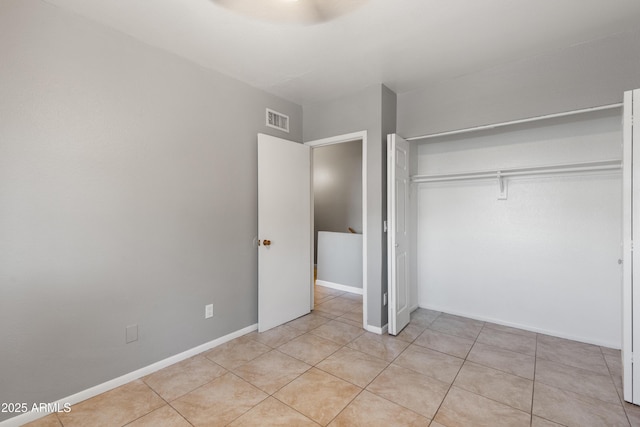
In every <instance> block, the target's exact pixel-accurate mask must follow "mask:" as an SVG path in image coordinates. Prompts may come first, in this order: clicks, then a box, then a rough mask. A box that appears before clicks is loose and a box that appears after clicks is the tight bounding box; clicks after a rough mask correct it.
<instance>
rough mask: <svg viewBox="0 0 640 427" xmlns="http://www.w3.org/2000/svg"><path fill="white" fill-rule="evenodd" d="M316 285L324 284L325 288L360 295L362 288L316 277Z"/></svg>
mask: <svg viewBox="0 0 640 427" xmlns="http://www.w3.org/2000/svg"><path fill="white" fill-rule="evenodd" d="M316 285H318V286H324V287H325V288H331V289H336V290H338V291H343V292H349V293H351V294H358V295H362V288H355V287H353V286H347V285H341V284H339V283H333V282H327V281H325V280H318V279H316Z"/></svg>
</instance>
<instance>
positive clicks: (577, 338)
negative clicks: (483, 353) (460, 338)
mask: <svg viewBox="0 0 640 427" xmlns="http://www.w3.org/2000/svg"><path fill="white" fill-rule="evenodd" d="M419 307H420V308H425V309H427V310H433V311H439V312H441V313H446V314H453V315H455V316H462V317H466V318H468V319H474V320H479V321H481V322H490V323H495V324H496V325H502V326H509V327H511V328H517V329H522V330H523V331H529V332H536V333H538V334H544V335H550V336H552V337H558V338H564V339H568V340H572V341H578V342H582V343H587V344H593V345H597V346H602V347H608V348H613V349H616V350H619V349H620V343H614V342H609V341H600V340H591V339H588V338H585V337H581V336H577V335H571V334H563V333H561V332H557V331H554V330H550V329H544V328H536V327H533V326H529V325H523V324H520V323H514V322H505V321H504V320H499V319H494V318H492V317H489V316H482V315H477V314H470V313H467V312H462V311H458V310H450V309H448V308H447V307H441V306H436V305H431V304H425V305H420V306H419Z"/></svg>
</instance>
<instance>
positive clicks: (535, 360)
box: [530, 334, 538, 426]
mask: <svg viewBox="0 0 640 427" xmlns="http://www.w3.org/2000/svg"><path fill="white" fill-rule="evenodd" d="M537 370H538V334H536V351H535V353H534V354H533V380H532V384H531V422H530V425H531V426H533V401H534V396H535V395H536V372H537Z"/></svg>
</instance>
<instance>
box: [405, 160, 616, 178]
mask: <svg viewBox="0 0 640 427" xmlns="http://www.w3.org/2000/svg"><path fill="white" fill-rule="evenodd" d="M621 168H622V160H619V159H610V160H597V161H591V162H578V163H562V164H554V165H542V166H527V167H520V168H504V169H493V170H487V171H475V172H459V173H446V174H429V175H413V176H411V182H414V183H422V182H444V181H462V180H475V179H501V178H506V177H509V176H523V175H549V174H564V173H578V172H590V171H609V170H617V169H621Z"/></svg>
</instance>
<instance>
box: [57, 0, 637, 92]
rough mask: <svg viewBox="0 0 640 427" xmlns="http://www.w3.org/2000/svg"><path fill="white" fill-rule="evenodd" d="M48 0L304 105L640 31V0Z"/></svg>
mask: <svg viewBox="0 0 640 427" xmlns="http://www.w3.org/2000/svg"><path fill="white" fill-rule="evenodd" d="M45 1H46V2H48V3H51V4H54V5H57V6H59V7H62V8H65V9H69V10H72V11H74V12H76V13H78V14H80V15H83V16H85V17H88V18H90V19H92V20H95V21H98V22H101V23H103V24H105V25H107V26H110V27H113V28H115V29H117V30H119V31H122V32H124V33H126V34H129V35H131V36H133V37H135V38H137V39H139V40H141V41H143V42H145V43H148V44H150V45H153V46H156V47H159V48H161V49H164V50H167V51H170V52H173V53H175V54H177V55H180V56H182V57H185V58H187V59H190V60H192V61H194V62H196V63H198V64H201V65H202V66H204V67H207V68H211V69H213V70H217V71H220V72H222V73H224V74H228V75H231V76H234V77H236V78H237V79H240V80H242V81H244V82H246V83H249V84H251V85H253V86H256V87H259V88H261V89H264V90H266V91H268V92H271V93H274V94H276V95H280V96H282V97H284V98H286V99H289V100H292V101H294V102H297V103H300V104H306V103H310V102H315V101H320V100H326V99H331V98H335V97H338V96H341V95H343V94H346V93H350V92H353V91H355V90H358V89H361V88H364V87H367V86H370V85H372V84H377V83H384V84H385V85H387V86H388V87H389V88H391V89H392V90H394V91H395V92H396V93H402V92H406V91H410V90H413V89H417V88H420V87H424V86H427V85H429V84H433V83H435V82H438V81H440V80H444V79H451V78H455V77H457V76H461V75H465V74H469V73H474V72H478V71H480V70H484V69H488V68H492V67H496V66H499V65H501V64H504V63H508V62H512V61H519V60H523V59H525V58H530V57H533V56H537V55H543V54H546V53H550V52H552V51H555V50H557V49H561V48H565V47H568V46H571V45H574V44H578V43H584V42H588V41H592V40H595V39H599V38H603V37H607V36H609V35H612V34H616V33H619V32H623V31H630V30H637V29H638V28H639V27H640V1H639V0H368V1H367V2H365V3H364V5H362V6H361V7H359V8H358V9H356V10H355V11H352V12H350V13H348V14H346V15H343V16H340V17H338V18H336V19H333V20H331V21H328V22H323V23H317V24H313V25H302V24H291V23H274V22H266V21H260V20H257V19H252V18H249V17H245V16H243V15H239V14H236V13H234V12H232V11H230V10H228V9H226V8H223V7H221V6H219V5H217V4H216V3H214V2H213V1H212V0H152V1H150V0H45ZM260 1H265V2H266V1H273V2H278V1H283V0H260ZM299 1H308V0H299ZM320 1H322V0H320ZM635 54H638V52H636V53H635Z"/></svg>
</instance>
